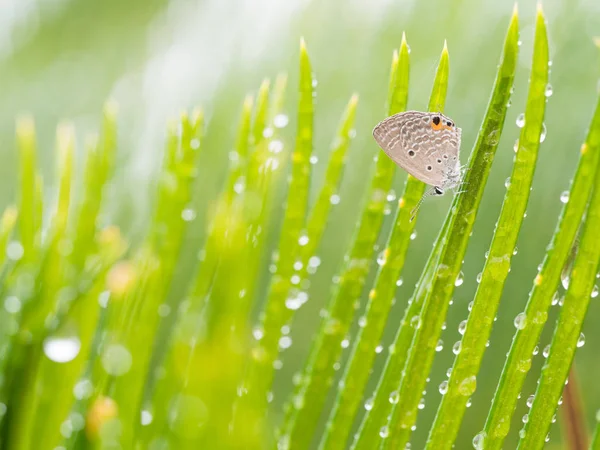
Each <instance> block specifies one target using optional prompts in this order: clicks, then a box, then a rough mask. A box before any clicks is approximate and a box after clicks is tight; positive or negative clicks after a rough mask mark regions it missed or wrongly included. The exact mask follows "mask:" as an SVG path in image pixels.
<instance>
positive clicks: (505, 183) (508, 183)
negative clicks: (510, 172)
mask: <svg viewBox="0 0 600 450" xmlns="http://www.w3.org/2000/svg"><path fill="white" fill-rule="evenodd" d="M509 186H510V177H508V178H507V179H506V180H504V187H505V188H506V189H508V187H509Z"/></svg>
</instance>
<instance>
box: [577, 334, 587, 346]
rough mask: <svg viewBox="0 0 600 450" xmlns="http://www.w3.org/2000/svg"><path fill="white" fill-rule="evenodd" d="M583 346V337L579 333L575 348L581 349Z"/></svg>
mask: <svg viewBox="0 0 600 450" xmlns="http://www.w3.org/2000/svg"><path fill="white" fill-rule="evenodd" d="M584 345H585V335H584V334H583V333H579V339H577V347H583V346H584Z"/></svg>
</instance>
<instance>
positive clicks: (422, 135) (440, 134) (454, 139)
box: [373, 111, 460, 186]
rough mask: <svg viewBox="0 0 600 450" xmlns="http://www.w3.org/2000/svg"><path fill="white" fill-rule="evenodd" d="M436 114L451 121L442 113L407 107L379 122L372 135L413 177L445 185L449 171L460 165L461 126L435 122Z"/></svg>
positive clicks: (442, 121)
mask: <svg viewBox="0 0 600 450" xmlns="http://www.w3.org/2000/svg"><path fill="white" fill-rule="evenodd" d="M434 117H437V118H438V119H439V121H441V123H444V124H445V123H446V122H447V121H450V119H448V118H447V117H445V116H443V115H441V114H439V113H423V112H419V111H406V112H403V113H399V114H395V115H393V116H391V117H388V118H387V119H385V120H383V121H382V122H380V123H379V124H378V125H377V126H376V127H375V129H374V130H373V137H374V138H375V140H376V141H377V143H378V144H379V146H380V147H381V148H382V149H383V151H384V152H385V153H386V154H387V155H388V156H389V157H390V158H391V159H392V160H393V161H394V162H395V163H396V164H398V165H399V166H400V167H402V168H403V169H404V170H406V171H407V172H408V173H409V174H411V175H412V176H413V177H415V178H417V179H419V180H421V181H423V182H424V183H427V184H430V185H432V186H443V185H444V184H445V181H444V180H445V179H446V178H447V173H448V171H449V170H453V169H454V168H455V167H456V166H457V165H458V151H459V148H460V129H459V128H456V127H454V124H452V127H446V126H444V127H441V126H433V125H434V124H433V123H432V118H434ZM450 122H451V121H450Z"/></svg>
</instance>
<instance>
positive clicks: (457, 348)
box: [452, 341, 462, 355]
mask: <svg viewBox="0 0 600 450" xmlns="http://www.w3.org/2000/svg"><path fill="white" fill-rule="evenodd" d="M461 348H462V343H461V341H456V342H455V343H454V345H453V346H452V353H454V354H455V355H458V354H459V353H460V350H461Z"/></svg>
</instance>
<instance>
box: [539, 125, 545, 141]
mask: <svg viewBox="0 0 600 450" xmlns="http://www.w3.org/2000/svg"><path fill="white" fill-rule="evenodd" d="M545 140H546V124H545V123H543V124H542V131H541V132H540V143H542V142H544V141H545Z"/></svg>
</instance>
